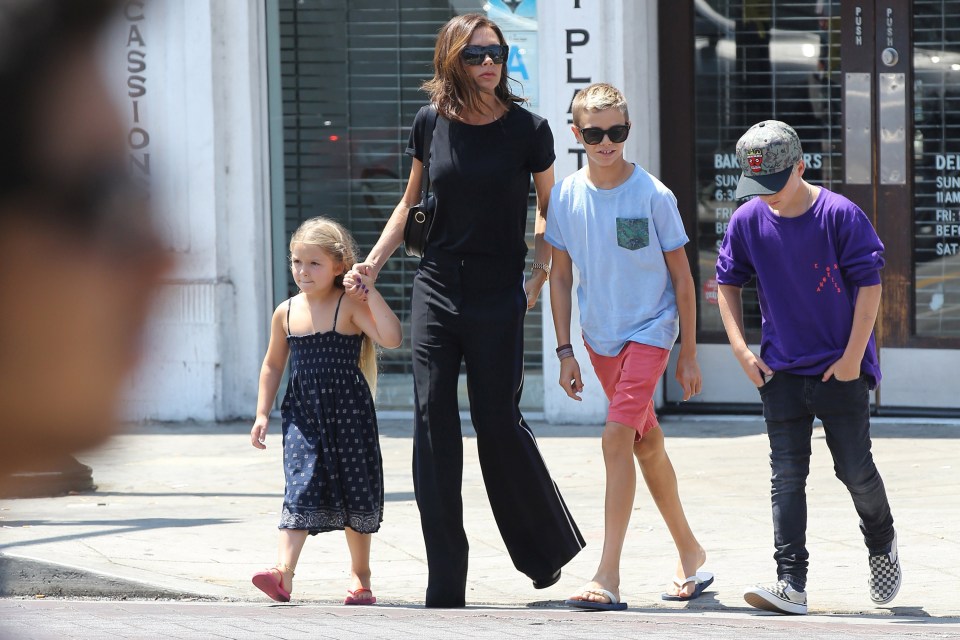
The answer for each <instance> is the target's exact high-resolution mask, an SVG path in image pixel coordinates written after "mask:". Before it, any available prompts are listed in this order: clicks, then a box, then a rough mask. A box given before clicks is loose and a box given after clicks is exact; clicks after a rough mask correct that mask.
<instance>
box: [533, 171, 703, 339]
mask: <svg viewBox="0 0 960 640" xmlns="http://www.w3.org/2000/svg"><path fill="white" fill-rule="evenodd" d="M544 237H545V238H546V240H547V242H549V243H550V244H551V245H553V246H554V247H557V248H558V249H563V250H564V251H566V252H567V253H569V254H570V258H571V259H572V260H573V263H574V264H575V265H576V267H577V269H578V270H579V271H580V286H579V287H578V288H577V300H578V301H579V303H580V326H581V327H582V328H583V337H584V339H585V340H586V341H587V344H588V345H590V348H591V349H593V350H594V351H595V352H596V353H598V354H600V355H603V356H615V355H617V354H618V353H620V350H621V349H622V348H623V345H625V344H626V343H627V342H628V341H632V342H639V343H642V344H648V345H652V346H654V347H660V348H662V349H670V348H671V347H673V343H674V342H676V340H677V335H678V334H679V333H680V319H679V314H678V311H677V296H676V293H675V292H674V290H673V282H672V280H671V279H670V271H669V270H668V269H667V264H666V261H665V260H664V257H663V253H664V252H665V251H673V250H674V249H679V248H680V247H682V246H683V245H685V244H686V243H687V242H688V238H687V234H686V232H685V231H684V230H683V221H682V220H681V219H680V211H679V210H678V209H677V199H676V198H675V197H674V195H673V192H671V191H670V189H668V188H667V187H666V186H664V184H663V183H662V182H660V181H659V180H657V179H656V178H655V177H653V176H652V175H650V174H649V173H647V172H646V171H644V170H643V169H641V168H640V167H639V166H637V165H634V169H633V174H632V175H631V176H630V177H629V178H628V179H627V180H626V181H625V182H624V183H623V184H621V185H620V186H618V187H616V188H614V189H598V188H596V187H595V186H593V184H591V183H590V182H589V181H588V180H587V178H586V174H585V170H584V169H581V170H580V171H577V172H576V173H574V174H572V175H570V176H567V177H566V178H564V179H563V180H562V181H561V182H560V183H558V184H556V185H554V187H553V190H552V191H551V192H550V208H549V211H548V212H547V231H546V234H545V236H544Z"/></svg>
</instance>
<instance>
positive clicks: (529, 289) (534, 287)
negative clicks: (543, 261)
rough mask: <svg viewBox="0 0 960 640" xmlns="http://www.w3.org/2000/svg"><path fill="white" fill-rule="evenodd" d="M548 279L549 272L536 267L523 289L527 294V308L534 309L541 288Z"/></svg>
mask: <svg viewBox="0 0 960 640" xmlns="http://www.w3.org/2000/svg"><path fill="white" fill-rule="evenodd" d="M546 281H547V274H546V273H544V272H543V270H542V269H534V270H533V274H532V275H530V276H529V277H528V278H527V279H526V281H525V282H524V283H523V291H524V293H526V294H527V309H533V308H534V307H535V306H536V305H537V298H538V297H540V290H541V289H543V284H544V283H545V282H546Z"/></svg>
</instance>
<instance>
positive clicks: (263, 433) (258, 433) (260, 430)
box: [250, 419, 267, 449]
mask: <svg viewBox="0 0 960 640" xmlns="http://www.w3.org/2000/svg"><path fill="white" fill-rule="evenodd" d="M266 441H267V421H266V420H260V419H258V420H257V421H256V422H254V423H253V428H252V429H250V444H252V445H253V446H254V447H256V448H257V449H266V448H267V445H266V444H265V443H266Z"/></svg>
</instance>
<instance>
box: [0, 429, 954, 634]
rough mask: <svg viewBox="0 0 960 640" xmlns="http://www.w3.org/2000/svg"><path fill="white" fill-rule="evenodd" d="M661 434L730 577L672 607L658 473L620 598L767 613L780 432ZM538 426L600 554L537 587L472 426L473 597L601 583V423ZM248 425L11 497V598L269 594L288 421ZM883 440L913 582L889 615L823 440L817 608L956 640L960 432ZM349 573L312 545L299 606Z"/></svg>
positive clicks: (418, 569)
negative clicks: (79, 490)
mask: <svg viewBox="0 0 960 640" xmlns="http://www.w3.org/2000/svg"><path fill="white" fill-rule="evenodd" d="M663 425H664V430H665V433H666V435H667V448H668V451H669V453H670V455H671V458H672V460H673V463H674V466H675V468H676V470H677V476H678V479H679V484H680V491H681V496H682V499H683V501H684V505H685V508H686V511H687V515H688V518H689V520H690V522H691V525H692V527H693V529H694V532H695V533H696V534H697V536H698V537H699V539H700V541H701V543H702V544H703V546H704V547H705V548H706V550H707V553H708V556H709V557H708V560H707V564H706V565H705V566H704V569H705V570H709V571H712V572H714V573H715V574H716V582H715V583H714V585H713V586H712V587H711V588H710V590H709V591H708V592H707V593H706V594H705V595H704V596H703V597H701V598H700V599H698V600H696V601H693V602H690V603H667V602H663V601H661V600H660V593H661V592H662V591H663V589H664V587H665V585H666V584H667V582H668V581H669V579H670V577H671V576H672V574H673V570H674V566H675V564H676V553H675V550H674V548H673V545H672V542H671V540H670V537H669V535H668V533H667V531H666V528H665V526H664V524H663V522H662V521H661V520H660V517H659V514H658V513H657V511H656V508H655V507H654V505H653V502H652V500H651V498H650V496H649V494H648V493H647V492H646V490H645V487H644V486H643V484H642V482H641V484H640V486H639V487H638V492H637V500H636V505H635V510H634V514H633V517H632V520H631V524H630V530H629V532H628V535H627V541H626V546H625V550H624V554H623V572H622V585H621V590H622V596H623V599H624V600H625V601H626V602H628V603H629V604H630V607H631V609H632V610H635V611H636V610H640V609H643V610H645V611H663V612H664V613H669V612H670V611H676V610H682V609H693V610H701V611H708V612H725V611H731V612H739V613H743V612H751V613H752V612H753V610H752V609H750V608H749V607H748V606H747V605H746V604H745V603H744V601H743V599H742V591H743V588H744V587H746V586H749V585H750V584H752V583H755V582H758V581H759V582H768V581H770V580H771V579H773V578H774V577H775V575H774V573H775V565H774V563H773V560H772V558H771V554H772V525H771V522H770V505H769V467H768V463H767V442H766V436H765V434H764V432H763V422H762V420H761V419H760V418H757V417H696V416H683V417H675V416H668V417H666V418H664V420H663ZM411 428H412V427H411V423H410V421H409V420H382V421H381V444H382V449H383V459H384V470H385V481H386V498H387V504H386V511H385V519H384V524H383V527H382V529H381V531H380V533H378V534H377V535H376V537H375V538H374V543H373V558H372V565H373V572H374V576H373V581H374V591H375V593H376V595H377V597H378V599H379V600H380V602H381V603H384V604H388V605H397V606H403V607H406V606H409V605H416V604H418V603H421V602H422V598H423V591H424V588H425V584H426V575H427V569H426V561H425V557H424V549H423V540H422V537H421V534H420V525H419V515H418V511H417V507H416V504H415V502H414V497H413V487H412V482H411V477H410V465H411V450H412V442H411V438H410V435H411ZM533 428H534V431H535V432H536V434H537V437H538V442H539V445H540V449H541V451H542V453H543V456H544V458H545V459H546V461H547V464H548V466H549V467H550V470H551V472H552V474H553V476H554V478H555V479H556V481H557V483H558V485H559V486H560V490H561V492H562V493H563V495H564V498H565V499H566V501H567V503H568V506H569V507H570V509H571V511H572V513H573V515H574V517H575V518H576V520H577V523H578V525H579V526H580V528H581V531H582V532H583V535H584V537H585V538H586V540H587V548H586V549H584V550H583V551H582V552H581V553H580V555H578V556H577V557H576V558H574V560H573V561H571V562H570V564H569V565H567V567H565V568H564V571H563V578H562V579H561V581H560V582H559V583H558V584H557V585H556V586H554V587H551V588H549V589H546V590H543V591H535V590H534V589H533V588H532V586H531V585H530V582H529V580H527V579H526V578H525V577H524V576H523V575H521V574H519V573H518V572H517V571H516V570H515V569H514V568H513V566H512V564H511V563H510V560H509V557H508V556H507V553H506V551H505V549H504V546H503V542H502V541H501V539H500V536H499V534H498V532H497V529H496V525H495V523H494V521H493V516H492V515H491V513H490V508H489V504H488V502H487V499H486V495H485V492H484V490H483V484H482V481H481V476H480V469H479V465H478V464H477V455H476V439H475V438H474V436H473V433H472V430H471V429H470V428H469V426H467V427H465V429H464V434H465V435H464V456H465V469H464V487H463V496H464V506H465V527H466V530H467V534H468V537H469V540H470V545H471V552H470V574H469V582H468V591H467V602H468V604H470V605H481V604H483V605H493V606H520V607H525V606H531V605H533V606H543V607H553V606H561V605H560V604H559V601H561V600H563V599H564V598H565V597H566V596H568V595H569V594H570V593H572V592H574V591H575V590H576V589H577V588H578V587H579V586H580V585H581V584H582V583H584V582H586V581H587V580H589V579H590V578H591V577H592V575H593V571H594V569H595V568H596V564H597V562H598V560H599V557H600V551H601V545H602V534H603V461H602V457H601V452H600V442H599V433H600V428H599V427H590V426H550V425H546V424H537V423H535V424H534V425H533ZM248 432H249V425H247V424H246V423H232V424H194V423H188V424H153V425H142V426H136V427H133V428H132V430H131V431H129V432H128V433H126V434H124V435H120V436H117V437H116V438H114V439H113V440H111V441H110V442H109V443H108V444H107V445H106V446H105V447H103V448H102V449H100V450H97V451H95V452H92V453H90V454H87V455H81V456H78V457H79V459H80V460H81V461H82V462H84V463H86V464H89V465H90V466H92V467H93V473H94V481H95V483H96V484H97V486H98V489H97V491H96V492H94V493H90V494H82V495H72V496H65V497H61V498H43V499H24V500H8V501H4V502H2V503H0V526H2V529H0V554H2V555H3V559H2V564H0V570H2V572H3V584H2V585H0V587H2V589H0V593H4V594H6V595H8V596H10V595H12V596H29V597H33V596H36V595H37V594H43V595H46V596H68V597H82V596H101V597H102V596H106V597H129V598H153V597H159V598H170V597H173V598H191V597H193V598H205V599H206V598H209V599H218V600H227V601H252V602H257V603H263V604H266V603H268V602H269V601H268V600H266V598H265V597H264V596H262V595H261V594H260V592H259V591H257V590H256V589H254V587H253V586H252V585H251V584H250V576H251V574H252V573H253V572H254V571H256V570H259V569H261V568H264V567H267V566H270V565H272V564H273V562H274V561H275V555H276V541H277V530H276V524H277V521H278V518H279V515H278V511H279V508H280V504H281V496H282V492H283V474H282V467H281V446H280V437H279V421H275V423H274V425H273V429H272V431H271V433H270V434H269V436H268V439H267V446H268V448H267V450H266V451H258V450H255V449H254V448H253V447H251V446H250V444H249V439H248ZM873 433H874V456H875V458H876V460H877V464H878V466H879V468H880V472H881V474H882V475H883V478H884V481H885V482H886V485H887V488H888V492H889V495H890V501H891V505H892V508H893V513H894V518H895V519H896V524H897V530H898V535H899V543H900V553H901V563H902V566H903V570H904V585H903V588H902V590H901V592H900V595H899V596H898V597H897V599H896V600H894V602H893V603H892V604H891V605H890V606H887V607H876V606H874V605H873V604H872V603H871V602H870V600H869V598H868V596H867V588H866V580H867V559H866V551H865V548H864V546H863V543H862V540H861V538H860V534H859V531H858V528H857V517H856V514H855V512H854V509H853V506H852V503H851V501H850V498H849V496H848V495H847V493H846V491H845V489H844V488H843V486H842V485H841V484H840V482H839V481H838V480H837V479H836V478H835V477H834V476H833V472H832V463H831V460H830V456H829V452H828V451H827V448H826V444H825V442H824V439H823V436H822V433H819V432H818V433H815V436H814V459H813V462H812V465H811V466H812V470H811V477H810V481H809V483H808V500H809V521H810V524H809V528H808V546H809V548H810V551H811V567H810V575H809V581H808V586H807V590H808V597H809V602H810V612H811V613H821V614H822V613H835V614H869V615H870V616H871V617H873V616H875V615H880V616H889V615H891V614H893V615H897V616H910V617H913V616H916V617H925V618H930V619H931V622H932V621H933V620H936V621H937V623H938V626H939V628H940V630H941V631H943V630H945V627H944V626H943V623H947V626H949V627H953V624H954V623H960V601H958V599H957V596H956V589H955V585H957V584H958V581H960V567H958V565H957V563H956V562H955V559H956V558H957V557H960V534H958V529H960V481H958V479H957V471H958V466H957V465H958V463H957V460H958V459H960V423H958V422H956V421H954V422H949V421H943V422H940V423H936V422H934V421H927V422H923V421H917V420H895V419H885V420H876V421H875V423H874V429H873ZM348 568H349V561H348V555H347V550H346V544H345V542H344V539H343V536H342V535H340V534H338V533H328V534H323V535H319V536H316V537H313V538H310V539H309V540H308V542H307V545H306V547H305V550H304V553H303V556H302V558H301V561H300V565H299V567H298V569H297V577H296V581H295V585H294V598H295V600H296V601H297V602H301V603H304V602H305V603H309V604H316V605H324V604H335V603H338V602H340V601H342V598H343V595H344V592H345V589H346V587H347V584H348V582H347V580H348ZM958 628H960V627H958ZM956 630H957V629H956V628H955V629H954V631H956Z"/></svg>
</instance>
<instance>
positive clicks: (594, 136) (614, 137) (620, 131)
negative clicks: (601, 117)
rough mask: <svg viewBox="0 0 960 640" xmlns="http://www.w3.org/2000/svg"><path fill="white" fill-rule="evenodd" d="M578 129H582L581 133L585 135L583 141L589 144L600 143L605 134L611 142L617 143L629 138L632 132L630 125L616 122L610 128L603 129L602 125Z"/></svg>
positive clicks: (578, 128) (579, 129)
mask: <svg viewBox="0 0 960 640" xmlns="http://www.w3.org/2000/svg"><path fill="white" fill-rule="evenodd" d="M577 130H578V131H580V135H581V136H583V141H584V142H585V143H587V144H600V143H601V142H603V136H607V137H608V138H610V142H613V143H615V144H616V143H620V142H623V141H624V140H626V139H627V136H628V135H629V134H630V125H629V124H615V125H613V126H612V127H610V128H609V129H601V128H600V127H587V128H586V129H581V128H580V127H577Z"/></svg>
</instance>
